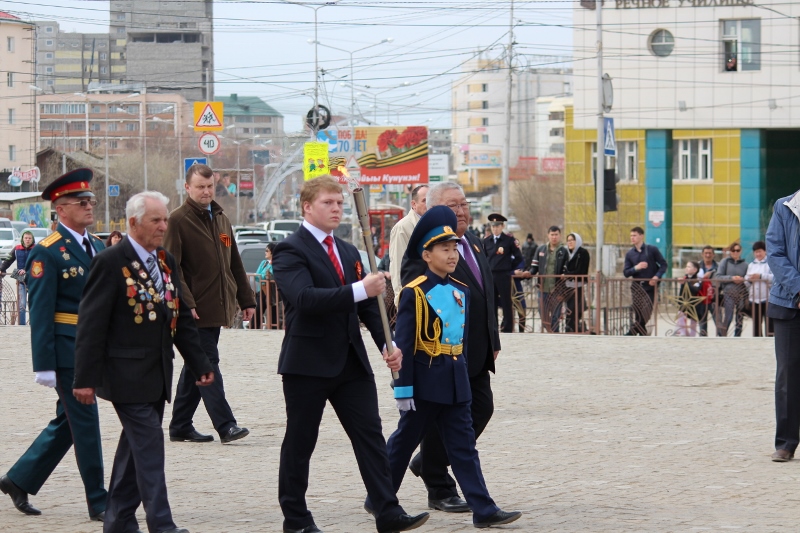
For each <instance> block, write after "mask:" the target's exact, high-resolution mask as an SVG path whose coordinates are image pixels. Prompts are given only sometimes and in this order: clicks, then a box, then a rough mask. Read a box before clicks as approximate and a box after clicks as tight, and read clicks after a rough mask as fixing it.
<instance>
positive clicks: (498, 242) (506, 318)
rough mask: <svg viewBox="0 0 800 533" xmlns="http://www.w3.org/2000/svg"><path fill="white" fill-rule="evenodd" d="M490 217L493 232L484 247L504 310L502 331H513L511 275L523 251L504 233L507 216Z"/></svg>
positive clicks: (493, 214)
mask: <svg viewBox="0 0 800 533" xmlns="http://www.w3.org/2000/svg"><path fill="white" fill-rule="evenodd" d="M488 219H489V225H490V226H491V229H492V234H491V235H489V236H488V237H486V238H485V239H484V240H483V247H484V248H485V249H486V258H487V259H488V260H489V266H490V267H491V268H492V277H493V278H494V287H495V291H494V293H495V295H496V297H497V304H498V306H499V307H500V308H501V309H502V310H503V322H502V323H501V324H500V331H501V332H503V333H513V332H514V313H513V306H512V302H511V275H512V274H513V273H514V268H515V267H516V266H517V265H518V264H519V262H520V260H521V259H522V251H520V249H519V247H518V246H517V245H516V244H514V238H513V237H512V236H511V235H508V234H506V233H503V226H504V224H505V223H506V221H507V220H508V219H507V218H506V217H504V216H503V215H501V214H499V213H492V214H491V215H489V217H488Z"/></svg>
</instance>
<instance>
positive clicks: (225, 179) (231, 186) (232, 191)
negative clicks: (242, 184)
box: [222, 173, 236, 196]
mask: <svg viewBox="0 0 800 533" xmlns="http://www.w3.org/2000/svg"><path fill="white" fill-rule="evenodd" d="M222 185H224V186H225V190H226V191H228V194H229V195H230V196H236V184H235V183H231V175H230V174H227V173H226V174H223V175H222Z"/></svg>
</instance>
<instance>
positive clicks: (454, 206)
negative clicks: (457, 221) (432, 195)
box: [445, 202, 469, 212]
mask: <svg viewBox="0 0 800 533" xmlns="http://www.w3.org/2000/svg"><path fill="white" fill-rule="evenodd" d="M445 205H446V206H447V207H449V208H450V209H452V210H453V211H454V212H457V211H458V210H459V209H462V210H464V211H467V212H469V202H462V203H460V204H445Z"/></svg>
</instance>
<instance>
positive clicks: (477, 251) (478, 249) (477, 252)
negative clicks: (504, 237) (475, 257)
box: [472, 244, 481, 254]
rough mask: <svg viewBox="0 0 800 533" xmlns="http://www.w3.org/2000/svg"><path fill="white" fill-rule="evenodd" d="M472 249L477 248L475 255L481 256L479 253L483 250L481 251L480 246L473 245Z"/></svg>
mask: <svg viewBox="0 0 800 533" xmlns="http://www.w3.org/2000/svg"><path fill="white" fill-rule="evenodd" d="M472 247H473V248H475V253H476V254H479V253H481V250H480V248H478V245H477V244H473V245H472Z"/></svg>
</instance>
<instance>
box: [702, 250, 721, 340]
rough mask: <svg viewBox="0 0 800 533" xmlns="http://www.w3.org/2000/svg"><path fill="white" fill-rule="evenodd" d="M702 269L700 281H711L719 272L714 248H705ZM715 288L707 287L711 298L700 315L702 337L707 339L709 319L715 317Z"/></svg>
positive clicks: (709, 285)
mask: <svg viewBox="0 0 800 533" xmlns="http://www.w3.org/2000/svg"><path fill="white" fill-rule="evenodd" d="M699 266H700V269H699V270H698V271H697V277H698V279H706V280H710V279H711V278H712V277H713V276H714V274H716V272H717V268H718V267H719V265H717V261H716V260H715V259H714V247H713V246H709V245H706V246H703V252H702V261H700V265H699ZM713 287H714V286H713V285H712V284H711V283H708V284H707V285H706V288H707V290H708V291H709V293H710V294H709V297H708V298H707V300H706V304H705V305H706V306H705V312H704V313H703V314H702V315H700V322H699V324H700V336H701V337H707V336H708V317H713V316H715V314H714V313H715V311H716V307H717V306H716V305H715V304H714V296H713V292H714V288H713Z"/></svg>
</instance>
